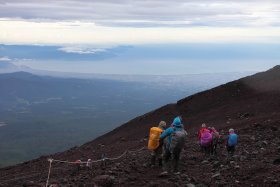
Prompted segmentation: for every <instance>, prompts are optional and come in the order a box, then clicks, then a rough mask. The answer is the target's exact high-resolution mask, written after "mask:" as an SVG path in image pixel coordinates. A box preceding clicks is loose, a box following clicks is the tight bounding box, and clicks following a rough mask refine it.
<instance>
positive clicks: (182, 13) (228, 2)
mask: <svg viewBox="0 0 280 187" xmlns="http://www.w3.org/2000/svg"><path fill="white" fill-rule="evenodd" d="M0 17H2V18H4V17H6V18H24V19H51V20H56V21H58V20H64V21H66V20H83V21H90V22H94V23H96V24H99V25H103V24H106V25H112V26H118V24H121V25H122V24H124V22H123V21H120V20H126V21H127V23H126V24H125V26H136V27H141V26H154V25H155V26H158V25H160V26H164V25H165V26H172V27H173V26H187V27H188V26H192V25H194V26H197V25H200V26H217V27H219V26H279V22H280V19H279V17H280V2H279V0H266V1H257V0H211V1H210V0H189V1H184V0H174V1H165V0H149V1H143V0H115V1H113V0H92V1H86V0H60V1H56V0H41V1H37V0H25V1H21V0H2V1H0ZM143 22H144V24H143ZM172 22H174V23H173V24H171V23H172ZM176 22H177V23H178V22H179V23H180V24H179V25H178V24H176ZM147 23H148V24H147Z"/></svg>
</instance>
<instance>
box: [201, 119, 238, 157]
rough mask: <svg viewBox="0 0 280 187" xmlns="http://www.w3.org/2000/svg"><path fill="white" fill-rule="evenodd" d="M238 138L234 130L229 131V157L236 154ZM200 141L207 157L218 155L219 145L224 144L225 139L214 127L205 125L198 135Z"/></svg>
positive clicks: (227, 143)
mask: <svg viewBox="0 0 280 187" xmlns="http://www.w3.org/2000/svg"><path fill="white" fill-rule="evenodd" d="M237 139H238V136H237V135H236V133H235V132H234V129H229V135H228V137H227V141H226V142H225V143H226V148H227V151H228V155H229V156H233V154H234V152H235V146H236V145H237ZM198 140H199V144H200V147H201V149H202V151H203V152H204V154H205V156H209V155H210V154H212V155H216V154H217V146H218V144H222V143H223V142H224V140H223V137H222V136H221V135H220V134H219V132H218V131H217V130H216V129H215V128H214V127H208V128H207V127H206V124H205V123H203V124H202V126H201V129H200V131H199V134H198Z"/></svg>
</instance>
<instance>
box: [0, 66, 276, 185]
mask: <svg viewBox="0 0 280 187" xmlns="http://www.w3.org/2000/svg"><path fill="white" fill-rule="evenodd" d="M279 103H280V66H277V67H275V68H273V69H271V70H269V71H267V72H262V73H258V74H256V75H253V76H250V77H246V78H243V79H240V80H237V81H233V82H231V83H228V84H224V85H221V86H219V87H216V88H213V89H211V90H207V91H204V92H201V93H198V94H195V95H192V96H190V97H187V98H185V99H182V100H180V101H178V102H177V103H176V104H169V105H166V106H163V107H161V108H159V109H157V110H154V111H151V112H149V113H147V114H145V115H143V116H140V117H137V118H135V119H133V120H131V121H129V122H127V123H126V124H124V125H122V126H120V127H119V128H116V129H114V130H113V131H111V132H109V133H107V134H105V135H103V136H101V137H99V138H97V139H95V140H93V141H91V142H88V143H86V144H85V145H82V146H80V147H75V148H72V149H70V150H68V151H65V152H61V153H56V154H53V155H48V156H45V157H41V158H39V159H36V160H32V161H29V162H26V163H23V164H19V165H16V166H14V167H7V168H2V169H0V186H4V187H9V186H13V187H22V186H23V185H24V184H28V182H29V181H32V185H34V186H45V181H46V177H47V173H48V169H49V162H48V161H47V158H54V159H57V160H68V161H75V160H78V159H82V158H83V159H82V160H87V159H88V158H90V159H92V160H93V161H94V160H99V159H100V158H102V155H103V156H104V155H105V156H106V157H108V158H114V159H112V160H106V162H105V161H104V162H98V163H93V164H92V169H90V168H87V167H85V166H83V167H81V168H80V169H79V170H77V167H76V166H75V165H71V164H66V163H57V162H54V163H53V167H52V170H51V175H50V184H58V185H59V186H83V185H85V186H93V184H95V185H97V186H135V187H137V186H168V187H169V186H170V187H172V186H193V185H195V186H277V185H279V181H280V168H279V165H280V158H279V152H280V146H279V144H280V139H279V137H278V134H279V133H278V131H279V130H278V129H279V125H280V123H279V119H280V105H279ZM177 115H181V116H182V117H183V119H184V124H185V128H186V130H187V131H188V133H189V136H188V139H187V142H186V144H185V147H184V150H183V151H182V154H181V162H180V166H179V170H180V172H181V173H180V174H179V175H175V174H174V173H171V172H170V173H168V174H167V175H162V176H161V177H159V175H160V173H161V172H162V169H161V168H160V167H158V165H156V166H155V167H153V168H151V167H150V165H149V163H150V159H151V152H150V151H149V150H147V149H141V148H143V147H147V139H145V140H144V139H143V137H148V133H149V129H150V127H152V126H154V125H155V124H158V122H159V121H161V120H164V121H166V122H167V124H171V122H172V120H173V118H174V117H175V116H177ZM202 123H207V124H209V125H211V126H214V127H216V129H218V130H219V131H222V132H223V133H222V134H223V137H226V135H227V132H228V129H229V128H234V129H235V130H236V131H237V133H238V135H239V144H238V146H237V147H236V153H235V154H236V156H234V157H232V158H230V157H228V156H227V152H226V149H225V147H224V145H223V144H222V145H219V146H218V148H217V153H218V154H217V155H216V156H213V157H207V158H205V156H204V155H203V154H202V153H201V152H200V148H199V146H198V144H197V132H198V130H199V129H200V126H201V124H202ZM127 150H133V152H126V151H127ZM62 178H63V180H62ZM30 184H31V183H30Z"/></svg>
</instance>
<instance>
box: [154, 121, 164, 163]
mask: <svg viewBox="0 0 280 187" xmlns="http://www.w3.org/2000/svg"><path fill="white" fill-rule="evenodd" d="M158 128H160V129H161V130H165V129H166V122H165V121H161V122H160V123H159V125H158ZM162 146H163V141H160V143H159V146H158V148H156V149H155V150H153V152H152V158H151V165H152V167H153V166H155V165H156V159H157V158H158V163H159V166H160V167H161V166H162V149H163V147H162Z"/></svg>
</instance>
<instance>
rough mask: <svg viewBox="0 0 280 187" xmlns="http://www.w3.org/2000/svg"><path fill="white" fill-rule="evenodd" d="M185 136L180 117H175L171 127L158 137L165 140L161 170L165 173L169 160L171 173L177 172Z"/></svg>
mask: <svg viewBox="0 0 280 187" xmlns="http://www.w3.org/2000/svg"><path fill="white" fill-rule="evenodd" d="M186 136H187V132H186V131H185V130H184V126H183V124H182V119H181V117H176V118H175V119H174V120H173V123H172V124H171V127H169V128H168V129H166V130H165V131H164V132H163V133H162V134H161V135H160V139H161V140H164V139H165V141H164V146H163V169H164V171H165V172H167V170H168V161H169V159H170V158H171V165H172V169H173V172H178V162H179V158H180V153H181V150H182V148H183V147H184V143H185V139H186Z"/></svg>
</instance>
